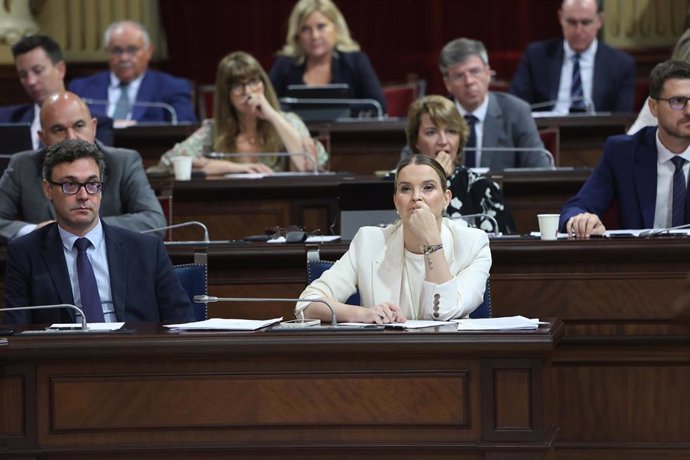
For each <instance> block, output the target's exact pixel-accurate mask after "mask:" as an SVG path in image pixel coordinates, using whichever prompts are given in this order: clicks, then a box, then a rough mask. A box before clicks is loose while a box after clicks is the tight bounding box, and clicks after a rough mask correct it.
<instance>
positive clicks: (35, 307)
mask: <svg viewBox="0 0 690 460" xmlns="http://www.w3.org/2000/svg"><path fill="white" fill-rule="evenodd" d="M52 308H71V309H72V310H75V311H76V312H77V313H79V314H80V315H81V329H79V330H81V331H88V330H89V327H88V326H87V325H86V315H85V314H84V312H83V311H82V309H81V308H79V307H77V306H76V305H72V304H70V303H58V304H53V305H32V306H27V307H8V308H0V311H22V310H45V309H52ZM51 332H59V330H54V331H51Z"/></svg>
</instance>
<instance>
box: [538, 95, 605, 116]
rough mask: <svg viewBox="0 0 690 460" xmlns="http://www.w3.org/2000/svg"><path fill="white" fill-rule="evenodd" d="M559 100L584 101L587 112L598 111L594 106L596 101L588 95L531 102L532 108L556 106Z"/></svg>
mask: <svg viewBox="0 0 690 460" xmlns="http://www.w3.org/2000/svg"><path fill="white" fill-rule="evenodd" d="M559 102H570V103H571V104H572V103H573V102H584V103H585V112H586V113H588V114H590V115H591V114H593V113H596V110H595V107H594V101H593V100H591V99H590V98H588V97H574V98H572V99H554V100H552V101H544V102H536V103H534V104H530V106H529V107H530V109H532V110H534V109H542V108H544V107H551V106H553V107H555V106H556V104H558V103H559Z"/></svg>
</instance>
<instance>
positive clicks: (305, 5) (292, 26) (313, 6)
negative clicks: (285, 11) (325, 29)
mask: <svg viewBox="0 0 690 460" xmlns="http://www.w3.org/2000/svg"><path fill="white" fill-rule="evenodd" d="M312 13H321V14H323V15H324V16H326V17H327V18H328V20H329V21H331V22H332V23H333V24H334V26H335V31H336V34H335V35H336V39H335V49H336V50H338V51H346V52H347V51H359V44H357V42H356V41H354V40H353V39H352V37H351V36H350V29H349V28H348V27H347V22H345V18H344V17H343V14H342V13H341V12H340V10H339V9H338V7H337V6H335V3H333V2H332V1H331V0H299V1H298V2H297V3H296V4H295V6H294V7H293V8H292V13H290V19H288V31H287V37H286V38H285V45H284V46H283V49H281V50H280V51H279V52H278V54H280V55H283V56H290V57H292V58H294V59H295V61H296V62H297V63H298V64H302V63H303V62H304V60H305V58H306V54H305V52H304V49H302V46H301V45H300V44H299V33H300V29H301V28H302V24H303V23H304V21H305V20H306V19H307V18H308V17H309V15H311V14H312Z"/></svg>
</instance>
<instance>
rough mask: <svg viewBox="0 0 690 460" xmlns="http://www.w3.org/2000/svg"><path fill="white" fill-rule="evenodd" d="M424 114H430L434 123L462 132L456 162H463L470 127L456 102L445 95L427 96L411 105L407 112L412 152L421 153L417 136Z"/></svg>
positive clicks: (408, 136)
mask: <svg viewBox="0 0 690 460" xmlns="http://www.w3.org/2000/svg"><path fill="white" fill-rule="evenodd" d="M424 114H427V115H429V119H430V120H431V122H432V123H433V124H435V125H437V126H445V127H448V128H450V129H454V130H456V131H457V132H458V134H460V143H459V144H458V155H457V158H456V163H457V164H460V163H462V161H463V153H462V149H463V147H465V142H467V138H468V137H469V134H470V129H469V127H468V126H467V122H466V121H465V119H464V118H462V117H461V116H460V112H458V108H457V107H455V104H453V102H452V101H451V100H450V99H448V98H445V97H443V96H433V95H432V96H426V97H423V98H421V99H417V100H416V101H414V102H413V103H412V105H410V110H409V112H408V113H407V146H408V147H409V148H410V150H411V151H412V153H414V154H418V153H419V149H418V148H417V138H418V136H419V126H420V125H421V124H422V115H424Z"/></svg>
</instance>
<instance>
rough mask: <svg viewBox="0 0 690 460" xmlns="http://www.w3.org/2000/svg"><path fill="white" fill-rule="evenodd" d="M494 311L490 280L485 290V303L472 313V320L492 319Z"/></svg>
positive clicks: (487, 280)
mask: <svg viewBox="0 0 690 460" xmlns="http://www.w3.org/2000/svg"><path fill="white" fill-rule="evenodd" d="M492 316H493V310H492V309H491V284H490V283H489V279H488V278H487V279H486V289H485V290H484V301H483V302H482V303H480V304H479V306H478V307H477V308H476V309H475V310H474V311H473V312H472V313H470V318H474V319H477V318H491V317H492Z"/></svg>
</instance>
